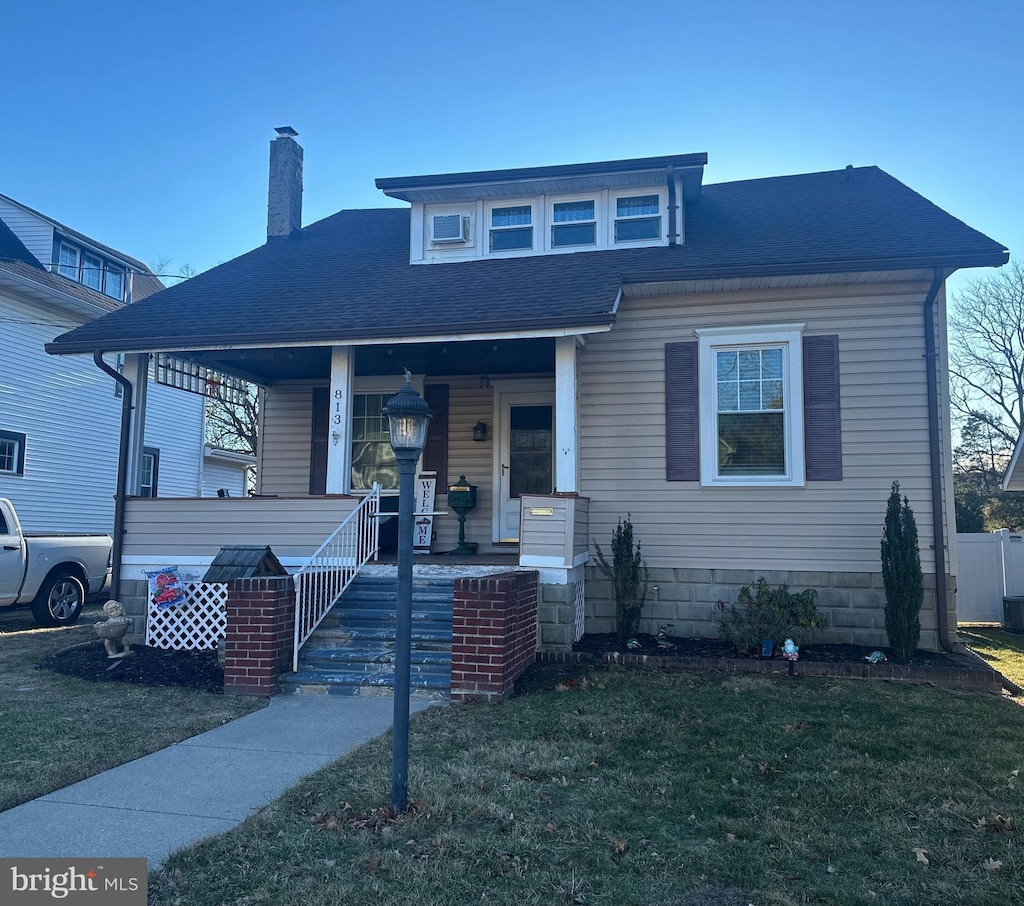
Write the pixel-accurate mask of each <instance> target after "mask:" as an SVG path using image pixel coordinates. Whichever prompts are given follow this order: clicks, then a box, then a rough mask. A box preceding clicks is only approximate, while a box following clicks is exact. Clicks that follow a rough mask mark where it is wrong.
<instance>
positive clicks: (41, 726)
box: [0, 605, 263, 811]
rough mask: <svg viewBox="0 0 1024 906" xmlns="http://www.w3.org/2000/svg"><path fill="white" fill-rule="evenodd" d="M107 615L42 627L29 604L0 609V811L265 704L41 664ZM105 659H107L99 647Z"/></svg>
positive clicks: (88, 635) (86, 636) (91, 635)
mask: <svg viewBox="0 0 1024 906" xmlns="http://www.w3.org/2000/svg"><path fill="white" fill-rule="evenodd" d="M101 617H102V613H101V611H100V608H99V607H98V606H95V605H93V606H90V607H88V608H87V609H86V610H85V611H84V612H83V614H82V618H81V622H80V623H78V624H76V625H74V626H69V627H65V628H56V629H41V628H40V627H38V626H36V624H35V621H34V620H33V619H32V614H31V613H30V612H29V611H28V610H27V609H4V610H0V714H2V715H3V730H2V732H0V768H2V769H0V811H3V810H4V809H8V808H11V807H12V806H15V805H18V804H20V803H22V802H27V801H28V800H30V799H35V798H36V797H37V796H42V795H44V794H46V793H51V792H53V791H54V790H57V789H60V788H61V787H64V786H68V785H69V784H71V783H75V782H76V781H78V780H82V779H84V778H86V777H91V776H92V775H93V774H97V773H99V772H100V771H105V770H107V769H108V768H112V767H115V766H116V765H119V764H124V763H125V762H127V761H132V760H133V759H135V758H139V757H141V756H143V755H148V754H149V753H150V752H155V751H157V749H162V748H164V747H165V746H169V745H171V744H172V743H175V742H179V741H180V740H182V739H188V738H189V737H190V736H195V735H196V734H197V733H202V732H204V731H205V730H209V729H211V728H213V727H216V726H220V725H221V724H223V723H225V722H227V721H229V720H233V719H234V718H236V717H241V716H242V715H243V714H248V713H249V712H250V711H253V710H255V709H256V708H259V707H262V705H263V703H262V702H259V701H254V700H252V699H246V698H237V697H234V696H224V695H210V694H204V693H200V692H194V691H191V690H189V689H180V688H152V687H144V686H136V685H130V684H127V683H122V682H99V683H97V682H89V681H86V680H81V679H75V678H74V677H68V676H61V675H59V674H56V673H51V672H50V671H47V670H38V669H36V665H37V664H39V663H40V662H42V661H44V660H45V659H46V658H47V657H49V656H50V655H52V654H53V653H54V652H56V651H59V650H61V649H63V648H66V647H68V646H70V645H76V644H79V643H83V642H93V641H95V640H96V639H97V636H96V632H95V630H94V629H93V625H92V624H93V623H95V622H96V621H97V620H98V619H100V618H101ZM95 658H96V660H97V661H98V662H99V663H101V664H102V663H103V662H104V661H105V660H106V655H105V654H104V652H103V649H102V648H98V649H96V650H95Z"/></svg>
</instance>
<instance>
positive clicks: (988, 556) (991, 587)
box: [956, 529, 1024, 623]
mask: <svg viewBox="0 0 1024 906" xmlns="http://www.w3.org/2000/svg"><path fill="white" fill-rule="evenodd" d="M956 543H957V548H958V549H959V561H960V572H959V574H958V576H957V582H956V584H957V590H956V614H957V619H958V620H959V622H961V623H1001V622H1002V621H1003V597H1004V596H1005V597H1017V596H1022V597H1024V535H1018V534H1012V533H1011V532H1009V531H1008V530H1007V529H999V531H996V532H992V533H991V534H987V535H982V534H973V533H972V534H958V535H957V536H956Z"/></svg>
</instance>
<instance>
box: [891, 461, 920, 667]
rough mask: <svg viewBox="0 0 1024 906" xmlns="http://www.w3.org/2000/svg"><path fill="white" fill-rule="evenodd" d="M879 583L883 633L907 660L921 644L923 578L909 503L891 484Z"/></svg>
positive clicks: (914, 524) (893, 647) (899, 655)
mask: <svg viewBox="0 0 1024 906" xmlns="http://www.w3.org/2000/svg"><path fill="white" fill-rule="evenodd" d="M882 582H883V584H884V585H885V632H886V635H888V636H889V647H890V648H892V653H893V655H894V656H895V657H896V658H897V659H898V660H901V661H909V660H910V658H911V656H912V655H913V654H914V652H915V651H916V650H917V645H918V642H920V641H921V605H922V604H923V603H924V576H923V575H922V573H921V552H920V550H919V548H918V545H917V522H916V521H915V520H914V511H913V510H912V509H910V501H909V500H907V498H906V497H904V498H903V500H902V503H901V502H900V483H899V482H898V481H894V482H893V483H892V492H891V493H890V494H889V503H888V505H887V506H886V510H885V528H884V529H883V531H882Z"/></svg>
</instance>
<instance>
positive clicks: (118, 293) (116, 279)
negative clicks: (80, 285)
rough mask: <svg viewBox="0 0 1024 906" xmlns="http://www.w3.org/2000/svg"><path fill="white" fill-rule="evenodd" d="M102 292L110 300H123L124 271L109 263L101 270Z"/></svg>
mask: <svg viewBox="0 0 1024 906" xmlns="http://www.w3.org/2000/svg"><path fill="white" fill-rule="evenodd" d="M103 292H104V293H105V294H106V295H108V296H110V298H111V299H123V298H124V270H122V269H121V268H119V267H116V266H115V265H113V264H110V263H109V262H108V263H107V264H106V265H104V268H103Z"/></svg>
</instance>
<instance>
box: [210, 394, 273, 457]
mask: <svg viewBox="0 0 1024 906" xmlns="http://www.w3.org/2000/svg"><path fill="white" fill-rule="evenodd" d="M259 424H260V398H259V390H258V389H257V388H256V387H254V386H253V385H252V384H249V385H248V387H247V390H246V394H245V397H244V398H243V399H242V401H241V402H238V403H230V402H226V401H224V400H220V399H217V398H216V397H213V398H209V399H207V401H206V442H207V443H208V444H210V445H211V446H213V447H221V448H222V449H224V450H236V451H237V452H239V453H251V454H252V455H253V456H255V455H256V444H257V442H258V440H259Z"/></svg>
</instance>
